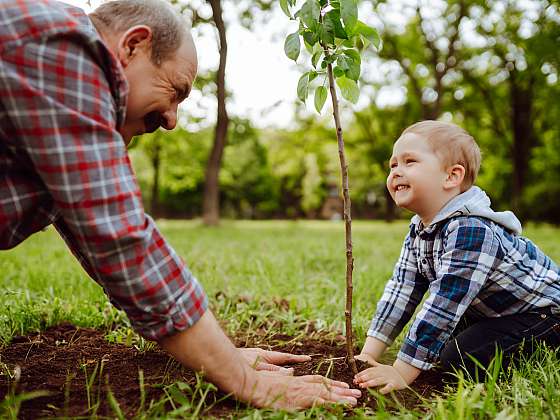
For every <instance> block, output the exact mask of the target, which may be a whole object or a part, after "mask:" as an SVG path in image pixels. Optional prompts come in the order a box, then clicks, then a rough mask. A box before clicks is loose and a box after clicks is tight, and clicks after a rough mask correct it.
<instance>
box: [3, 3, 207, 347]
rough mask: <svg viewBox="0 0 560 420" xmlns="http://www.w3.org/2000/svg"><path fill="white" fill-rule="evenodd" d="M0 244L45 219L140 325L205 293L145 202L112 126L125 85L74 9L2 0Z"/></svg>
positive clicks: (162, 318) (178, 324)
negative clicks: (145, 206) (155, 220)
mask: <svg viewBox="0 0 560 420" xmlns="http://www.w3.org/2000/svg"><path fill="white" fill-rule="evenodd" d="M0 57H1V61H0V248H2V249H7V248H11V247H14V246H15V245H17V244H18V243H20V242H21V241H23V240H24V239H25V238H27V237H28V236H29V235H31V234H32V233H34V232H37V231H38V230H40V229H42V228H44V227H45V226H47V225H49V224H51V223H54V225H55V227H56V228H57V230H58V231H59V232H60V234H61V235H62V237H63V238H64V239H65V241H66V243H67V244H68V246H69V247H70V249H71V250H72V252H73V253H74V255H75V256H76V257H77V258H78V260H79V261H80V262H81V264H82V265H83V267H84V268H85V270H86V271H87V272H88V273H89V275H90V276H91V277H92V278H94V279H95V280H96V281H97V282H98V283H99V284H100V285H101V286H102V287H103V288H104V290H105V292H106V293H107V294H108V296H109V297H110V299H111V301H112V302H113V303H114V304H115V305H116V306H118V307H120V308H122V309H123V310H125V311H126V313H127V315H128V316H129V318H130V320H131V322H132V324H133V325H134V327H135V328H136V329H137V331H138V332H140V333H141V334H142V335H143V336H145V337H147V338H149V339H159V338H161V337H163V336H166V335H169V334H172V333H174V332H176V331H180V330H183V329H186V328H188V327H189V326H191V325H193V324H194V323H195V322H196V321H197V320H198V319H199V318H200V317H201V316H202V314H203V313H204V312H205V310H206V308H207V298H206V296H205V294H204V292H203V290H202V289H201V287H200V285H199V283H198V281H197V280H196V279H195V278H194V277H193V276H192V275H191V273H190V272H189V271H188V270H187V268H186V267H185V265H184V263H183V261H182V260H181V259H180V257H179V256H178V255H177V254H176V253H175V251H174V250H173V249H172V248H171V247H170V245H169V244H168V243H167V242H166V241H165V239H164V238H163V237H162V235H161V234H160V232H159V231H158V229H157V228H156V226H155V224H154V222H153V220H152V219H151V218H150V217H149V216H147V215H146V214H145V213H144V210H143V207H142V203H141V199H140V190H139V187H138V184H137V182H136V178H135V175H134V173H133V170H132V167H131V165H130V161H129V157H128V154H127V151H126V147H125V144H124V142H123V139H122V137H121V136H120V134H119V133H118V132H117V129H118V128H119V127H120V126H121V124H122V123H123V121H124V116H125V110H126V97H127V93H128V86H127V83H126V80H125V78H124V74H123V71H122V68H121V67H120V64H119V63H118V61H117V60H116V59H115V58H114V57H113V56H112V54H111V53H110V52H109V50H108V49H107V48H106V47H105V46H104V44H103V43H102V41H101V38H100V36H99V34H98V33H97V32H96V30H95V28H94V27H93V25H92V24H91V22H90V20H89V18H88V17H87V16H86V15H85V14H84V13H83V12H82V11H81V10H80V9H78V8H73V7H70V6H67V5H64V4H63V3H59V2H55V1H51V0H40V1H38V0H33V1H31V0H0Z"/></svg>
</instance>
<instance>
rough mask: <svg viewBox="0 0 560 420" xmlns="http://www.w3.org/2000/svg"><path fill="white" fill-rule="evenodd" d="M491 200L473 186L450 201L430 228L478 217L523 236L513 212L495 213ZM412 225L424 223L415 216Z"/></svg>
mask: <svg viewBox="0 0 560 420" xmlns="http://www.w3.org/2000/svg"><path fill="white" fill-rule="evenodd" d="M490 204H491V203H490V198H488V196H487V195H486V193H485V192H484V191H482V190H481V189H480V188H478V187H476V186H473V187H471V188H469V189H468V190H467V191H465V192H464V193H462V194H459V195H458V196H457V197H455V198H453V199H452V200H451V201H449V202H448V203H447V204H446V205H445V206H444V207H443V208H442V209H441V210H440V211H439V213H438V214H437V215H436V217H434V220H432V222H431V223H430V226H433V225H435V224H436V223H439V222H441V221H442V220H446V219H450V218H452V217H456V216H478V217H484V218H485V219H489V220H492V221H493V222H495V223H497V224H499V225H501V226H503V227H504V228H506V229H507V230H509V231H511V232H513V233H515V234H516V235H521V232H522V228H521V222H520V221H519V219H518V218H517V217H516V216H515V214H513V212H511V211H509V210H508V211H494V210H492V209H491V208H490ZM412 223H413V224H414V225H416V226H417V227H418V226H419V225H420V224H421V223H422V222H421V219H420V216H418V215H415V216H414V217H413V218H412Z"/></svg>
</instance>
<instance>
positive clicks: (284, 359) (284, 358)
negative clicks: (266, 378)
mask: <svg viewBox="0 0 560 420" xmlns="http://www.w3.org/2000/svg"><path fill="white" fill-rule="evenodd" d="M266 358H267V359H268V361H269V362H272V361H273V360H274V362H276V363H301V362H308V361H310V360H311V356H307V355H304V354H291V353H283V352H280V351H269V352H267V354H266Z"/></svg>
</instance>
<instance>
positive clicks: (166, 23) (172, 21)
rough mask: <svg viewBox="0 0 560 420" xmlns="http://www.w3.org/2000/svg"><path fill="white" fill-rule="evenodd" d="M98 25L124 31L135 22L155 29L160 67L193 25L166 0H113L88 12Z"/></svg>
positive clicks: (155, 59)
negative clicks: (190, 25)
mask: <svg viewBox="0 0 560 420" xmlns="http://www.w3.org/2000/svg"><path fill="white" fill-rule="evenodd" d="M89 17H90V19H91V20H92V21H93V23H94V24H95V26H99V25H101V26H102V27H103V28H104V29H106V30H109V31H111V32H113V33H121V32H124V31H126V30H128V29H129V28H131V27H133V26H135V25H146V26H148V27H149V28H150V29H151V30H152V52H151V59H152V61H153V62H154V64H156V65H157V66H159V65H160V64H161V63H162V62H164V61H165V60H167V59H168V58H169V57H170V56H171V55H172V54H173V53H174V52H175V51H177V50H178V49H179V47H180V46H181V44H182V42H183V39H184V37H185V34H186V33H187V32H188V31H189V29H190V27H189V25H188V24H187V22H186V21H185V19H184V18H183V16H181V14H180V13H179V12H178V11H176V10H175V9H174V8H173V7H172V6H171V4H169V3H168V2H166V1H163V0H111V1H108V2H106V3H103V4H101V5H100V6H99V7H98V8H97V9H95V10H94V11H93V12H92V13H90V15H89Z"/></svg>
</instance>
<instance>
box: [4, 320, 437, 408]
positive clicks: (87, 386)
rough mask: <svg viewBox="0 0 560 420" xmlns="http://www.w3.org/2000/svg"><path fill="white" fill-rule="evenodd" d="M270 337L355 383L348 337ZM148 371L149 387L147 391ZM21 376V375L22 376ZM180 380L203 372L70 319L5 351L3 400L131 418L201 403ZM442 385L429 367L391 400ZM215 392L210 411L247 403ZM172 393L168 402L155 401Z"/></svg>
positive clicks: (364, 402)
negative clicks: (149, 411) (25, 395)
mask: <svg viewBox="0 0 560 420" xmlns="http://www.w3.org/2000/svg"><path fill="white" fill-rule="evenodd" d="M234 341H236V343H237V344H238V345H239V344H241V343H242V344H243V345H246V344H250V345H259V346H261V347H263V348H264V346H263V345H262V342H255V341H254V340H251V339H250V338H249V339H248V338H247V336H243V337H237V338H234ZM266 342H267V343H268V348H270V349H274V350H279V351H286V352H292V353H295V354H309V355H311V356H312V360H311V361H309V362H306V363H301V364H297V365H294V366H293V367H294V369H295V374H296V375H305V374H322V375H328V376H329V377H330V378H333V379H337V380H340V381H345V382H347V383H349V384H350V385H352V378H353V374H352V373H351V370H350V368H349V367H348V366H347V364H346V360H345V358H344V355H345V346H344V341H343V340H341V339H340V337H338V338H337V337H335V336H333V335H332V334H331V335H325V334H321V333H316V332H311V333H309V334H306V335H305V336H304V338H301V339H300V338H297V339H294V338H293V337H290V336H286V335H273V336H270V335H269V336H267V339H266ZM16 366H18V367H19V368H16ZM18 370H20V371H19V372H18ZM140 371H142V374H143V383H144V392H141V390H140V377H141V376H140ZM16 376H19V378H17V381H16ZM177 382H182V383H184V384H189V385H190V386H191V388H196V386H195V384H196V383H197V377H196V375H195V374H194V373H193V372H192V371H189V370H188V369H184V368H182V367H181V366H180V365H179V364H178V363H177V362H175V361H174V360H173V359H171V358H170V357H169V356H168V355H167V354H165V353H164V352H162V351H160V350H159V349H151V350H147V351H146V350H145V351H139V350H138V349H137V348H135V347H134V346H132V347H129V346H125V345H121V344H111V343H109V342H108V341H107V339H106V333H104V332H102V331H98V330H94V329H88V328H77V327H75V326H73V325H69V324H64V325H59V326H56V327H52V328H49V329H47V330H46V331H44V332H41V333H36V334H31V335H28V336H21V337H15V338H14V339H13V340H12V343H11V344H10V345H9V346H8V347H5V348H4V349H1V350H0V402H1V401H3V400H5V399H9V398H13V396H14V395H21V394H22V393H29V392H32V391H39V390H41V391H47V392H48V393H49V395H47V396H41V397H37V398H33V399H31V400H29V401H24V402H23V403H22V405H21V409H20V413H19V417H20V418H22V419H36V418H40V417H77V416H89V415H91V414H94V413H95V414H97V415H100V416H110V417H114V416H115V414H116V412H115V410H119V409H120V410H122V414H123V416H124V417H126V418H131V417H134V416H135V414H137V413H138V412H139V411H140V412H144V411H145V410H146V409H150V402H152V410H154V409H156V408H157V409H159V410H169V411H171V410H173V409H176V408H177V406H175V407H174V406H173V403H172V401H176V402H178V403H179V402H181V401H186V400H189V401H191V402H192V401H194V405H195V406H196V400H197V398H198V399H199V397H198V396H197V395H194V396H192V395H188V393H185V395H186V396H184V397H181V395H177V394H178V393H181V387H175V388H173V389H171V388H170V386H171V384H174V383H177ZM184 388H185V386H184V385H183V390H184ZM442 388H443V384H442V377H441V375H440V374H439V373H437V372H426V373H424V374H422V375H421V376H420V377H419V378H418V379H417V380H416V381H415V382H414V386H413V390H405V391H399V392H397V393H395V394H394V395H393V396H392V397H388V400H391V399H392V401H393V402H394V403H395V404H398V405H400V406H405V407H407V408H415V407H416V406H418V404H419V398H418V394H419V395H421V396H423V397H429V396H430V395H432V394H433V393H437V392H440V391H441V390H442ZM199 389H200V388H199ZM88 391H89V392H88ZM207 391H208V394H207V395H206V396H205V401H206V403H205V404H204V405H203V407H202V411H201V413H200V414H202V415H207V416H216V417H228V416H230V415H234V414H235V412H236V410H238V409H239V408H240V407H242V404H240V403H238V402H236V401H235V400H234V399H233V398H230V397H227V396H225V395H223V394H221V393H220V392H219V391H214V390H211V389H207ZM111 395H112V396H113V397H114V400H116V402H118V408H117V409H115V402H114V401H113V403H111ZM363 395H364V396H363V397H362V398H361V399H360V401H359V406H362V407H370V408H372V409H375V408H376V406H377V404H378V400H377V398H376V397H375V396H373V395H369V394H368V393H367V392H365V393H363ZM166 396H167V397H168V399H167V401H166V402H165V403H160V406H157V404H156V405H155V406H154V403H156V402H157V401H162V399H163V398H164V397H166ZM142 400H143V401H144V402H143V407H142Z"/></svg>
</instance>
